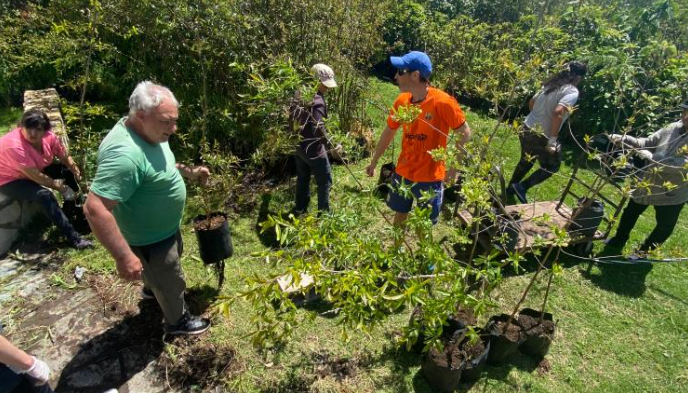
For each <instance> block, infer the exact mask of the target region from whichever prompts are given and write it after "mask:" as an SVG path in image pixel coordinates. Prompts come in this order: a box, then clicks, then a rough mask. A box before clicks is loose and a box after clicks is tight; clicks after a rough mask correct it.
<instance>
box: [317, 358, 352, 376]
mask: <svg viewBox="0 0 688 393" xmlns="http://www.w3.org/2000/svg"><path fill="white" fill-rule="evenodd" d="M357 369H358V361H357V360H356V359H355V358H354V359H350V358H337V357H334V356H333V355H330V354H328V353H315V354H314V355H313V372H314V374H315V375H317V376H318V378H325V377H327V376H332V377H333V378H334V379H336V380H337V381H342V380H344V379H346V378H352V377H354V376H356V371H357Z"/></svg>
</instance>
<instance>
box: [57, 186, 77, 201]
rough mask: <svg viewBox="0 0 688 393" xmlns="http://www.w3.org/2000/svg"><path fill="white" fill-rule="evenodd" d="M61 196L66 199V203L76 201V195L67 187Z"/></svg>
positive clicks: (63, 187)
mask: <svg viewBox="0 0 688 393" xmlns="http://www.w3.org/2000/svg"><path fill="white" fill-rule="evenodd" d="M60 194H62V198H64V200H65V201H73V200H75V199H76V193H75V192H74V190H72V189H71V188H70V187H69V186H67V185H65V186H62V188H61V189H60Z"/></svg>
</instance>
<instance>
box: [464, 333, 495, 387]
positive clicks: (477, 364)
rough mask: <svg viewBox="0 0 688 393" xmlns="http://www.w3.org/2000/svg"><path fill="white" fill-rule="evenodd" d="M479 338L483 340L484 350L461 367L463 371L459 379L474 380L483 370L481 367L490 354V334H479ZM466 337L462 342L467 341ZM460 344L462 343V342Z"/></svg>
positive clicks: (483, 366)
mask: <svg viewBox="0 0 688 393" xmlns="http://www.w3.org/2000/svg"><path fill="white" fill-rule="evenodd" d="M480 339H481V340H482V341H483V343H484V345H485V350H483V353H481V354H480V356H478V357H476V358H474V359H471V360H468V361H467V362H466V363H465V364H464V367H463V372H462V373H461V381H462V382H475V381H477V380H478V379H479V378H480V375H481V374H482V372H483V369H484V368H485V364H486V363H487V357H488V356H489V354H490V336H489V335H487V334H481V335H480ZM467 341H468V339H467V338H466V339H465V340H464V343H465V342H467ZM462 345H464V344H463V343H462Z"/></svg>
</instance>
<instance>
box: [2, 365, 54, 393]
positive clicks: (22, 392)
mask: <svg viewBox="0 0 688 393" xmlns="http://www.w3.org/2000/svg"><path fill="white" fill-rule="evenodd" d="M0 393H53V390H52V389H51V388H50V385H48V384H47V383H46V384H45V385H41V386H35V385H34V381H32V380H31V379H30V378H29V377H27V376H25V375H19V374H16V373H15V372H14V371H12V370H10V368H9V367H7V366H5V365H4V364H2V363H0Z"/></svg>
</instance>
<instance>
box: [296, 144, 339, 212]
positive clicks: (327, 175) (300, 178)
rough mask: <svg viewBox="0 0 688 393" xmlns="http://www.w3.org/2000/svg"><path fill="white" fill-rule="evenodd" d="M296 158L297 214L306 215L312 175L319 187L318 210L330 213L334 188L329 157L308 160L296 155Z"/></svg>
mask: <svg viewBox="0 0 688 393" xmlns="http://www.w3.org/2000/svg"><path fill="white" fill-rule="evenodd" d="M294 157H295V158H296V205H295V206H294V211H295V212H296V213H305V212H306V211H307V210H308V204H309V202H310V193H311V191H310V185H311V175H313V176H314V177H315V183H316V184H317V185H318V210H320V211H324V212H326V211H330V187H331V186H332V172H331V168H330V161H329V159H328V158H327V155H325V156H324V157H320V158H306V157H305V156H302V155H301V154H298V153H297V154H295V155H294Z"/></svg>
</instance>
